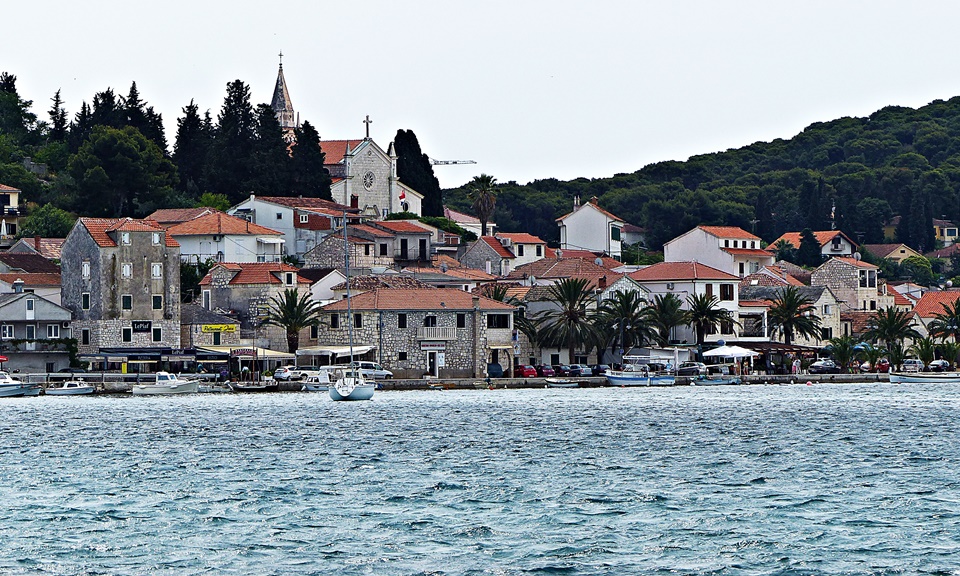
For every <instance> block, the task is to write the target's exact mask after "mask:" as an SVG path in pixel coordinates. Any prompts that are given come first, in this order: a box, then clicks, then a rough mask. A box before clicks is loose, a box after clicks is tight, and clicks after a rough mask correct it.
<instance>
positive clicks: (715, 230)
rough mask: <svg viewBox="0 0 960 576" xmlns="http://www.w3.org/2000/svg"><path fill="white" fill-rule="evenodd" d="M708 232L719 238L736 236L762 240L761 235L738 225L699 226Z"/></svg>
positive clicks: (744, 238) (739, 238) (737, 237)
mask: <svg viewBox="0 0 960 576" xmlns="http://www.w3.org/2000/svg"><path fill="white" fill-rule="evenodd" d="M697 228H699V229H701V230H703V231H704V232H706V233H707V234H713V235H714V236H716V237H718V238H736V239H737V240H741V239H742V240H760V237H759V236H756V235H754V234H751V233H749V232H747V231H746V230H744V229H743V228H740V227H738V226H697Z"/></svg>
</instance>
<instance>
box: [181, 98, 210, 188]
mask: <svg viewBox="0 0 960 576" xmlns="http://www.w3.org/2000/svg"><path fill="white" fill-rule="evenodd" d="M209 120H210V115H209V112H208V113H207V117H206V120H204V119H201V118H200V115H199V114H198V108H197V105H196V104H194V103H193V100H190V103H189V104H187V105H186V106H184V107H183V117H182V118H178V119H177V140H176V142H175V143H174V145H173V161H174V163H175V164H176V165H177V171H178V172H179V174H180V183H179V186H178V189H179V190H180V191H182V192H187V193H188V195H189V196H191V197H195V198H196V197H199V195H200V194H201V193H202V191H203V190H205V189H206V187H205V185H204V179H203V169H204V164H205V162H206V158H207V152H208V151H209V150H210V144H211V142H212V134H211V128H210V126H209Z"/></svg>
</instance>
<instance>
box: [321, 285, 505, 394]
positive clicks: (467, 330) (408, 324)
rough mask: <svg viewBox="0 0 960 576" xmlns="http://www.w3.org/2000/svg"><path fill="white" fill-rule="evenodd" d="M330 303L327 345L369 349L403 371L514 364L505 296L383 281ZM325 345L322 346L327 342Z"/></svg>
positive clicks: (456, 373)
mask: <svg viewBox="0 0 960 576" xmlns="http://www.w3.org/2000/svg"><path fill="white" fill-rule="evenodd" d="M350 308H351V310H350V312H351V313H352V317H350V316H347V302H346V301H345V300H341V301H339V302H334V303H332V304H328V305H326V306H324V307H323V312H324V315H323V321H322V322H321V324H320V330H321V332H320V340H321V342H322V343H323V346H324V347H328V348H332V347H335V346H336V347H340V348H342V347H344V346H346V345H347V344H349V342H350V340H349V337H350V336H349V335H350V328H351V327H352V329H353V341H354V343H355V345H360V346H363V348H364V349H367V350H370V351H371V352H369V354H370V355H371V358H370V359H376V360H377V361H378V362H379V363H380V364H382V365H383V366H384V367H386V368H388V369H390V370H392V371H393V373H394V376H395V377H397V378H422V377H424V376H429V377H432V378H471V377H472V378H481V377H483V376H484V375H485V374H486V369H487V365H488V364H500V365H501V366H502V367H503V369H504V372H505V373H506V372H507V370H508V368H509V367H510V366H512V363H513V349H514V347H513V312H514V310H515V308H514V307H513V306H510V305H508V304H504V303H503V302H499V301H497V300H493V299H491V298H486V297H483V296H479V295H474V294H470V293H468V292H464V291H463V290H452V289H446V288H377V289H374V290H371V291H369V292H365V293H363V294H360V295H358V296H355V297H352V298H351V299H350ZM321 348H322V347H321Z"/></svg>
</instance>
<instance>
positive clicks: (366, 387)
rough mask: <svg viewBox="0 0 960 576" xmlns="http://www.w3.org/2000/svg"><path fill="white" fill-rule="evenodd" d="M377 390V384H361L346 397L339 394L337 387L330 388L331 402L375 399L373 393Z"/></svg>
mask: <svg viewBox="0 0 960 576" xmlns="http://www.w3.org/2000/svg"><path fill="white" fill-rule="evenodd" d="M376 389H377V385H376V384H360V385H358V386H355V387H354V388H353V390H351V391H350V393H349V394H347V395H346V396H344V395H343V394H340V393H339V392H337V387H336V386H330V390H329V392H330V399H331V400H338V401H339V400H369V399H371V398H373V392H374V391H375V390H376Z"/></svg>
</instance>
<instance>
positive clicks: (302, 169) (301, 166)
mask: <svg viewBox="0 0 960 576" xmlns="http://www.w3.org/2000/svg"><path fill="white" fill-rule="evenodd" d="M294 133H295V134H296V142H297V143H296V144H295V145H294V146H293V148H292V150H291V154H292V158H291V164H292V172H293V188H292V189H291V192H292V193H293V195H294V196H303V197H304V198H324V199H326V200H332V199H333V197H332V196H331V195H330V172H329V171H327V169H326V168H324V166H323V164H324V161H325V158H326V154H324V152H323V150H322V149H321V148H320V135H319V134H318V133H317V130H316V128H314V127H313V125H312V124H310V122H307V121H304V123H303V125H301V126H300V127H299V128H297V129H296V130H295V132H294Z"/></svg>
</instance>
